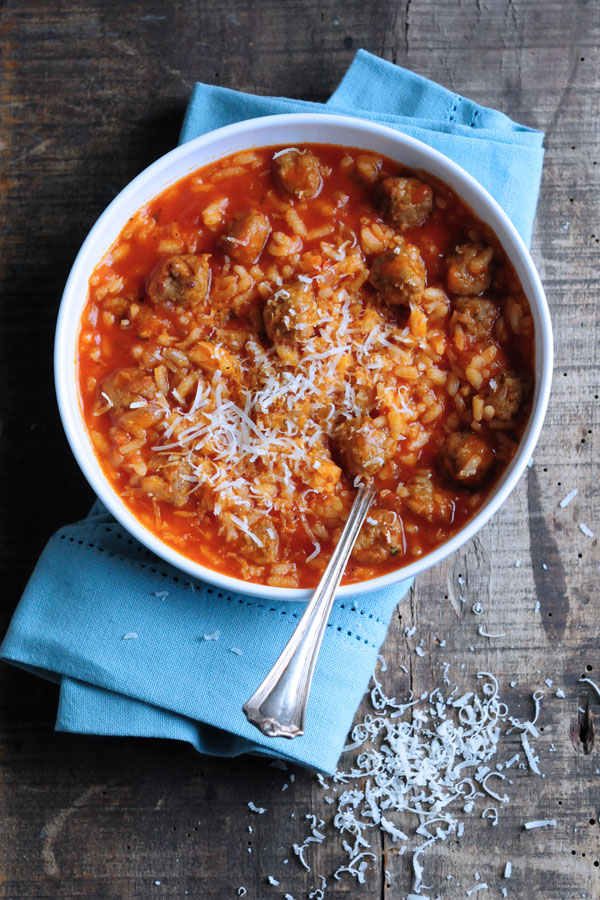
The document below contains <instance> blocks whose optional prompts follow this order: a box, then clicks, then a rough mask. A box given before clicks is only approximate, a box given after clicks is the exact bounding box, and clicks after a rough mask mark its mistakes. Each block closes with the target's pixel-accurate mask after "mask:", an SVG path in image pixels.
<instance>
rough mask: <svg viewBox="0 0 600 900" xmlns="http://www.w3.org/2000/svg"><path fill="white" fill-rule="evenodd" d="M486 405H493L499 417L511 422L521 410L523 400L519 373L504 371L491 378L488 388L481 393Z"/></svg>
mask: <svg viewBox="0 0 600 900" xmlns="http://www.w3.org/2000/svg"><path fill="white" fill-rule="evenodd" d="M479 396H480V397H481V399H482V400H483V402H484V403H485V405H486V406H493V407H494V412H495V415H496V418H497V419H501V420H502V421H503V422H509V421H510V420H511V419H514V417H515V416H516V414H517V413H518V412H519V408H520V406H521V403H522V401H523V385H522V382H521V379H520V378H519V376H518V375H515V374H514V373H511V372H503V373H502V374H501V375H497V376H494V378H490V381H489V384H488V386H487V388H485V389H484V390H483V391H481V393H480V394H479Z"/></svg>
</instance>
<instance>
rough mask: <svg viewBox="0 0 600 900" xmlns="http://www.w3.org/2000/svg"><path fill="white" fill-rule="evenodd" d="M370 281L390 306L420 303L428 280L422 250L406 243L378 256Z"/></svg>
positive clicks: (372, 267) (373, 264)
mask: <svg viewBox="0 0 600 900" xmlns="http://www.w3.org/2000/svg"><path fill="white" fill-rule="evenodd" d="M369 279H370V281H371V284H372V285H373V287H374V288H375V290H377V291H379V293H380V294H381V296H382V298H383V300H384V302H385V303H387V304H388V305H389V306H409V305H410V304H411V303H418V302H419V300H420V299H421V297H422V296H423V291H424V290H425V284H426V280H427V273H426V270H425V263H424V262H423V260H422V259H421V254H420V253H419V248H418V247H415V245H414V244H409V243H407V241H403V242H402V243H401V244H400V246H399V247H394V249H393V250H386V252H385V253H382V254H381V256H376V257H375V259H374V260H373V263H372V265H371V273H370V275H369Z"/></svg>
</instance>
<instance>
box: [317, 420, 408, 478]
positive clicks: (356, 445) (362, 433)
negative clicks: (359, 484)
mask: <svg viewBox="0 0 600 900" xmlns="http://www.w3.org/2000/svg"><path fill="white" fill-rule="evenodd" d="M332 443H333V448H334V450H335V452H336V454H337V456H338V457H339V459H340V462H341V465H342V469H343V470H344V472H345V474H346V475H347V476H348V478H356V477H357V476H362V475H374V474H375V473H376V472H378V471H379V470H380V469H381V468H382V466H384V465H385V463H386V462H388V460H390V459H391V458H392V457H393V455H394V453H395V452H396V447H397V444H396V441H395V440H394V438H393V437H392V436H391V434H390V433H389V432H388V430H387V428H385V427H382V428H379V427H378V426H377V425H376V424H375V422H374V421H373V419H371V418H370V417H369V416H363V417H362V418H359V417H357V418H355V419H348V420H347V421H345V422H340V424H339V425H338V426H337V427H336V428H335V430H334V432H333V435H332Z"/></svg>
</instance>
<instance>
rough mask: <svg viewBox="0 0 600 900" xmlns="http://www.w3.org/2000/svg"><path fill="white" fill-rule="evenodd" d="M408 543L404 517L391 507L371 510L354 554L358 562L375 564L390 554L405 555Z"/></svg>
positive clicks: (387, 557)
mask: <svg viewBox="0 0 600 900" xmlns="http://www.w3.org/2000/svg"><path fill="white" fill-rule="evenodd" d="M405 552H406V544H405V538H404V528H403V525H402V519H401V518H400V516H399V515H398V513H395V512H394V511H393V510H391V509H375V510H371V512H369V514H368V516H367V518H366V519H365V524H364V525H363V527H362V528H361V530H360V534H359V535H358V538H357V540H356V544H355V545H354V550H353V551H352V556H353V558H354V559H356V560H358V562H361V563H366V564H367V565H373V564H375V563H380V562H384V560H386V559H389V557H390V556H399V557H402V556H404V554H405Z"/></svg>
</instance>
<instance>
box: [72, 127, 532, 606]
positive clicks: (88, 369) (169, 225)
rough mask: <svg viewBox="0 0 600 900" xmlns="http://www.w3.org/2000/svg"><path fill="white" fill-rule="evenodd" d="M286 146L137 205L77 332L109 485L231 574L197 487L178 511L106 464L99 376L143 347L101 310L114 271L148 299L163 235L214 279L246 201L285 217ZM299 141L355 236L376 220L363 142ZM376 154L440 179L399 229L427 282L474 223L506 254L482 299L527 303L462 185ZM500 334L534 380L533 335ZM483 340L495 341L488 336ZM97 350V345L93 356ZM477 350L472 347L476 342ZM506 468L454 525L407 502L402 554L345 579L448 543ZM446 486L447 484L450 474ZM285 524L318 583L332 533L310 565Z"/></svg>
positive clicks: (160, 532) (107, 439)
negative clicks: (215, 215)
mask: <svg viewBox="0 0 600 900" xmlns="http://www.w3.org/2000/svg"><path fill="white" fill-rule="evenodd" d="M283 146H284V145H282V146H276V147H265V148H260V149H253V151H252V152H253V153H255V154H256V155H258V156H259V157H260V158H261V165H260V167H258V168H248V169H247V170H246V171H245V173H244V174H243V175H239V174H238V175H234V176H232V177H228V178H223V179H220V180H217V181H215V182H214V183H212V184H211V179H212V178H213V177H214V176H215V175H218V173H220V172H221V171H223V170H224V169H226V168H228V167H230V166H232V160H233V159H234V156H235V155H233V156H232V157H228V158H225V159H221V160H219V161H217V162H214V163H211V164H210V165H208V166H205V167H202V168H201V169H199V170H197V171H195V172H191V173H190V174H189V175H186V176H185V177H183V178H182V179H180V180H179V181H177V182H176V183H175V184H173V185H172V186H170V187H168V188H167V189H166V190H164V191H163V192H162V193H161V194H160V195H158V196H157V197H155V198H154V199H153V200H151V201H150V202H149V203H148V204H147V205H146V206H145V207H143V208H142V209H141V210H139V211H138V213H136V214H135V215H134V216H133V217H132V218H131V219H130V221H129V222H128V223H127V225H126V226H125V227H124V228H123V230H122V231H121V233H120V235H119V236H118V237H117V239H116V240H115V242H114V243H113V244H112V246H111V248H110V250H109V251H108V252H107V253H106V255H105V256H104V258H103V259H102V260H101V261H100V262H99V263H98V265H97V266H96V268H95V269H94V272H93V274H92V276H91V278H90V287H89V297H88V300H87V304H86V307H85V309H84V312H83V314H82V319H81V323H82V324H81V328H80V335H79V341H78V359H77V377H78V382H79V389H80V400H81V409H82V414H83V418H84V421H85V424H86V427H87V430H88V433H89V434H90V438H91V440H92V443H93V445H94V450H95V453H96V456H97V459H98V462H99V464H100V466H101V467H102V470H103V472H104V474H105V476H106V478H107V480H108V482H109V483H110V485H111V486H112V488H113V489H114V490H115V492H116V493H117V494H118V495H119V496H120V497H121V498H122V499H123V501H124V502H125V504H126V505H127V507H128V508H129V510H130V511H131V512H132V513H133V515H134V516H135V517H136V518H137V519H138V520H139V521H140V522H141V523H142V524H143V525H144V526H145V527H146V528H148V530H149V531H151V532H152V533H153V534H155V535H156V536H157V537H158V538H159V539H160V540H162V541H163V542H164V543H165V544H167V545H168V546H170V547H172V548H173V549H175V550H177V551H178V552H180V553H182V554H183V555H184V556H185V557H187V558H189V559H191V560H194V561H196V562H198V563H200V564H202V565H204V566H207V567H208V568H209V569H213V570H216V571H219V572H221V573H223V574H227V575H230V576H232V577H236V578H244V568H245V566H244V564H243V561H242V560H239V559H238V558H237V557H236V556H235V554H232V553H229V552H228V548H226V547H225V545H224V540H223V537H222V536H221V535H220V534H219V521H218V518H217V517H215V516H213V515H212V514H210V513H205V514H201V515H200V516H199V517H194V518H192V517H191V516H190V515H188V513H190V512H194V494H192V495H191V497H190V500H189V501H188V504H186V506H185V507H184V508H183V510H181V509H175V508H174V507H173V506H171V505H170V504H169V503H166V502H160V503H158V504H157V503H156V502H155V501H153V500H152V499H151V498H150V497H148V496H147V495H145V494H143V493H142V491H141V490H135V489H131V487H130V480H131V473H130V471H128V470H127V469H126V468H125V467H123V466H117V467H115V466H114V465H113V464H112V463H111V459H110V456H111V452H110V447H111V443H112V439H111V434H110V431H111V417H110V414H108V415H95V414H94V409H95V407H96V405H97V403H98V401H99V399H100V398H101V384H102V381H103V379H104V378H106V377H107V376H108V375H110V374H111V373H112V372H114V371H115V370H117V369H119V368H121V367H126V366H131V365H132V355H131V351H132V348H133V347H134V346H135V345H139V344H140V337H139V336H138V329H137V328H136V327H135V326H129V327H120V326H119V322H118V321H117V322H116V324H115V323H112V324H107V322H106V321H105V319H104V316H103V309H104V304H105V303H106V298H107V297H109V298H110V297H114V296H115V294H114V292H113V293H110V290H113V291H114V279H115V277H116V278H119V279H122V282H123V285H122V287H121V288H120V289H119V290H118V291H117V294H118V296H121V297H126V298H127V300H128V302H129V301H130V300H133V301H135V302H136V303H137V304H138V305H140V306H141V307H143V309H144V310H146V309H147V308H148V307H150V306H153V304H151V302H150V300H149V299H148V298H147V296H146V284H147V281H148V278H149V276H150V275H151V273H152V272H153V270H154V269H155V267H156V265H157V263H158V262H159V261H160V260H161V259H164V258H165V256H169V255H170V254H169V253H165V252H162V253H161V252H159V250H158V245H159V243H160V242H161V240H164V239H167V240H169V239H173V240H175V241H177V240H178V239H180V240H182V241H183V243H184V245H185V248H186V249H185V250H183V251H181V252H184V253H195V254H200V253H213V254H214V255H213V256H212V258H211V269H212V272H213V281H214V278H215V277H218V275H219V272H220V271H221V270H222V266H223V252H222V251H221V250H220V249H219V248H218V247H217V241H218V238H219V236H220V235H221V234H222V233H223V232H224V231H225V230H226V227H227V222H229V221H230V220H231V219H232V218H233V217H234V216H235V215H236V214H237V213H241V212H244V211H247V210H251V209H256V210H259V211H261V212H263V213H265V214H266V215H268V216H271V215H272V216H274V217H276V216H280V213H279V212H278V210H277V208H276V206H274V205H273V204H272V203H271V201H270V200H269V199H268V197H267V192H268V191H269V190H272V189H273V182H272V179H271V177H270V174H268V173H269V172H270V165H271V158H272V156H273V154H274V153H275V152H277V151H279V150H281V149H283ZM302 147H303V148H305V147H306V148H308V149H310V150H312V152H314V153H315V154H317V155H318V157H319V159H320V160H321V161H322V162H323V163H324V164H325V165H326V166H328V167H329V168H330V169H331V174H329V175H328V176H327V177H326V178H325V179H324V186H323V189H322V191H321V193H320V194H319V199H320V200H327V199H328V198H331V197H333V195H334V194H335V192H338V191H340V192H343V193H344V194H348V195H349V196H350V200H349V202H348V203H347V206H346V208H344V210H343V211H340V212H339V219H340V221H343V222H344V224H345V225H346V226H347V227H348V228H349V229H351V230H352V231H353V232H354V233H355V234H357V235H358V234H359V233H360V227H361V218H363V217H364V216H370V217H371V219H372V218H373V185H371V184H367V183H365V182H364V181H363V180H362V179H361V178H360V177H358V175H357V172H356V170H355V168H350V169H348V168H342V167H341V166H340V161H341V160H342V159H343V158H344V157H345V156H347V155H348V154H350V155H352V156H353V157H354V158H355V159H356V158H357V157H359V156H361V155H364V154H366V153H367V151H363V150H356V149H353V148H347V147H337V146H333V145H323V144H303V145H302ZM378 156H379V157H380V158H381V159H383V166H384V169H385V172H386V174H392V175H408V176H414V175H417V176H420V177H421V178H423V179H424V180H425V181H426V182H427V183H428V184H430V185H432V186H433V188H434V193H435V196H436V198H438V199H439V198H442V203H441V205H434V209H433V212H432V213H431V215H430V216H429V218H428V219H427V221H426V222H425V223H424V224H423V225H421V226H419V227H412V228H408V229H407V230H406V231H404V232H403V237H405V238H406V239H407V240H408V241H410V242H411V243H413V244H415V245H416V246H417V247H418V248H419V250H420V253H421V256H422V258H423V260H424V262H425V265H426V268H427V284H428V286H440V287H443V286H444V277H445V276H444V263H443V257H444V256H445V254H446V253H448V252H449V251H451V250H452V249H453V248H454V246H455V245H456V244H457V243H458V242H459V241H460V240H464V239H465V235H466V234H467V233H468V232H469V231H476V232H478V234H479V235H482V236H484V238H485V240H486V241H487V243H488V244H490V245H491V246H493V247H494V249H495V252H496V256H497V257H499V260H500V261H499V262H497V264H496V276H495V279H494V282H493V284H492V287H491V289H490V291H488V292H487V294H486V296H487V297H490V298H491V299H493V300H494V301H495V302H496V303H498V305H499V306H500V308H501V309H502V308H503V303H504V298H505V297H506V296H507V295H509V294H510V296H511V297H518V299H519V302H520V303H522V304H523V305H524V307H525V308H526V309H528V304H527V301H526V299H525V297H524V295H523V292H522V288H521V286H520V284H519V282H518V279H517V276H516V273H515V272H514V269H513V267H512V265H511V264H510V263H509V261H508V260H507V259H506V257H505V255H504V253H503V251H502V250H501V248H500V245H499V243H498V241H497V239H496V238H495V236H494V235H493V233H492V232H491V230H490V229H489V228H488V227H487V226H486V225H484V224H483V223H482V222H480V221H479V220H478V219H477V218H476V217H475V215H474V214H473V213H472V211H471V210H470V209H469V208H468V207H467V206H466V205H465V204H464V203H463V202H462V201H461V200H460V199H459V198H458V196H457V195H456V194H455V192H454V191H453V190H451V189H450V188H449V187H448V186H447V185H445V184H443V183H442V182H440V181H438V180H437V179H435V178H433V177H432V176H430V175H429V174H427V173H419V172H417V173H415V172H413V171H411V170H408V169H406V167H403V166H401V165H400V164H398V163H396V162H394V161H393V160H390V159H387V158H385V157H381V156H380V155H378ZM265 173H266V174H265ZM199 176H200V177H201V179H202V182H203V184H204V185H206V184H211V186H210V187H209V188H208V189H202V191H201V192H199V191H198V190H197V189H196V180H197V179H198V177H199ZM223 196H226V197H228V198H229V205H228V207H227V210H226V217H225V221H224V222H223V225H222V226H221V227H219V228H218V229H217V230H216V231H212V230H210V229H209V228H207V227H205V225H204V223H203V219H202V211H203V210H204V209H205V207H206V206H207V205H208V204H210V203H211V202H212V201H213V200H215V199H217V198H220V197H223ZM302 219H303V221H304V223H305V224H306V226H307V228H308V229H309V230H310V228H312V227H315V226H317V225H318V224H319V223H320V222H322V213H319V212H317V211H313V205H312V204H311V202H310V201H309V202H307V203H305V204H303V206H302ZM149 226H150V227H149ZM277 229H278V230H280V231H284V232H286V233H290V234H291V233H292V232H291V230H290V229H289V227H288V226H287V224H286V222H285V219H284V218H283V217H280V218H278V219H277ZM319 244H320V239H317V240H315V241H313V242H308V241H304V245H303V252H307V251H314V253H316V254H317V255H318V253H319ZM126 245H127V246H128V247H129V250H128V252H127V253H123V255H121V248H122V247H125V246H126ZM265 252H266V251H263V256H262V257H261V260H260V262H262V261H263V259H264V256H265ZM111 285H112V287H111ZM367 290H370V291H373V289H372V288H370V286H367ZM107 291H108V292H107ZM252 305H253V306H254V308H255V310H256V309H259V310H260V309H262V306H263V305H264V300H263V299H262V298H261V297H260V296H257V297H256V298H255V300H254V302H253V304H252ZM94 309H97V311H98V312H97V323H96V324H95V325H93V326H91V325H90V316H91V318H92V320H94V319H95V318H96V317H95V316H94V314H93V310H94ZM152 311H153V314H154V316H155V317H156V318H157V321H158V319H160V323H161V324H160V328H163V329H164V328H168V329H170V330H171V331H172V332H173V333H177V332H178V331H181V328H180V325H179V324H178V321H177V319H178V317H177V312H176V311H174V310H170V309H168V308H166V307H165V308H161V309H160V310H159V309H156V308H154V309H153V310H152ZM397 315H398V318H399V320H400V321H401V322H402V321H404V319H406V318H407V311H405V310H403V309H399V310H398V311H397ZM117 318H118V317H117ZM250 318H251V316H250V313H249V314H248V315H247V316H244V315H242V316H238V317H236V319H235V327H236V328H239V327H240V326H243V325H244V324H245V323H246V320H247V321H250ZM157 328H158V326H157ZM264 340H266V339H263V342H264ZM494 343H496V345H497V346H498V349H499V354H498V360H499V361H500V362H501V363H502V364H503V365H504V366H505V367H506V368H512V369H514V370H515V371H517V372H519V373H527V375H528V376H529V377H532V371H533V340H532V337H531V336H528V337H518V336H516V335H511V342H510V345H508V344H506V343H503V344H502V345H501V344H500V343H499V342H498V341H497V340H494ZM486 344H487V345H489V340H488V341H487V342H486ZM482 346H483V345H482ZM96 348H98V351H99V352H96V353H95V354H94V350H96ZM473 349H474V344H473V343H471V346H470V348H469V354H468V355H469V356H472V354H473ZM476 351H477V347H476V346H475V352H476ZM454 352H455V355H456V356H457V357H458V360H459V364H460V363H461V353H460V352H459V351H457V350H455V351H454ZM465 353H466V351H465ZM94 356H96V358H94ZM439 365H440V366H441V367H443V366H444V364H443V363H439ZM465 365H466V363H465ZM530 407H531V403H530V401H529V400H526V401H525V402H524V403H523V406H522V408H521V410H520V413H519V418H518V423H517V425H516V426H515V429H514V432H515V433H514V437H515V439H516V440H517V441H518V438H519V437H520V434H521V433H522V431H523V429H524V427H525V424H526V422H527V419H528V416H529V412H530ZM452 412H454V408H453V407H451V406H450V405H448V404H447V405H446V408H445V410H444V412H443V413H442V415H441V416H440V417H439V419H438V420H437V421H436V422H435V423H434V426H433V427H432V428H431V439H430V440H429V441H428V443H427V444H426V445H425V447H424V448H423V449H422V451H421V453H420V456H419V461H418V465H417V466H416V467H415V466H412V465H411V466H404V465H403V463H402V459H401V458H398V459H397V460H396V473H395V475H394V477H393V479H388V480H387V481H386V480H385V479H381V478H377V477H376V479H375V480H376V483H377V484H378V487H379V488H380V498H379V500H378V501H377V502H378V505H379V508H391V509H397V504H396V501H395V500H394V499H393V498H391V499H390V500H388V501H386V499H385V498H384V499H381V490H383V492H384V494H385V491H386V489H387V490H389V491H390V492H392V494H393V493H394V488H395V486H396V485H397V484H398V482H402V481H404V480H406V479H409V478H410V477H411V476H412V475H414V474H415V471H416V470H417V469H421V468H425V467H435V460H436V453H437V450H438V446H439V443H440V442H441V440H442V438H443V436H444V425H445V423H446V421H447V419H448V416H449V415H450V414H451V413H452ZM369 413H370V414H372V415H373V416H375V415H377V410H375V411H369ZM484 425H485V423H484ZM484 434H485V436H486V438H489V440H490V442H491V443H492V445H493V442H494V441H496V435H495V434H494V433H493V432H492V430H491V429H488V428H487V427H486V428H485V431H484ZM501 474H502V471H497V472H496V473H495V475H494V478H492V479H490V480H489V482H488V483H486V485H485V487H483V488H481V489H480V490H478V491H477V492H474V491H472V490H467V489H462V488H460V487H458V486H456V487H455V488H454V498H453V499H454V515H453V518H452V522H451V524H449V525H444V526H443V527H441V526H440V525H438V524H432V523H430V522H427V521H426V520H425V519H424V518H422V517H420V516H418V515H414V514H412V513H411V512H410V511H409V510H408V509H406V508H403V509H402V519H403V522H404V528H405V531H406V541H407V551H406V554H405V555H404V556H402V555H401V554H398V555H390V556H389V558H388V559H386V560H385V561H383V562H381V563H377V564H371V565H369V564H360V563H358V562H356V561H355V560H353V559H352V558H351V559H350V561H349V563H348V566H347V568H346V572H345V575H344V579H343V583H346V584H350V583H355V582H358V581H365V580H368V579H370V578H374V577H376V576H379V575H383V574H386V573H388V572H391V571H394V570H397V569H401V568H403V567H405V566H406V565H408V564H409V563H412V562H414V561H415V560H416V559H418V558H420V557H421V556H423V555H424V554H426V553H428V552H430V551H432V550H433V549H435V548H436V547H438V546H439V545H440V544H441V543H444V542H445V541H447V540H448V539H449V538H450V537H451V536H452V535H454V534H456V532H458V531H459V530H460V529H461V528H462V527H463V526H464V525H465V523H466V522H467V521H468V520H469V519H470V518H471V517H472V516H473V515H474V514H475V512H476V511H477V510H478V509H479V508H480V507H481V506H482V504H483V503H484V502H485V499H486V497H487V496H488V495H489V493H490V492H491V491H492V490H493V487H494V484H495V483H496V482H497V480H498V479H499V477H500V476H501ZM343 479H344V481H345V483H346V484H350V482H348V481H347V480H346V478H345V476H343ZM444 484H445V486H446V487H448V484H447V482H444ZM395 504H396V505H395ZM157 507H158V508H157ZM182 513H183V514H182ZM288 528H289V532H288V534H287V535H285V536H284V540H283V545H284V549H285V554H286V556H287V557H288V558H290V559H291V558H293V560H294V563H295V564H296V570H297V573H298V581H299V586H300V587H304V588H306V587H313V586H315V585H316V584H317V582H318V580H319V578H320V575H321V574H322V571H323V569H324V568H325V565H326V563H327V561H328V559H329V556H330V554H331V552H332V549H333V541H329V542H327V541H326V542H324V543H322V547H321V552H320V554H319V555H318V557H317V558H315V559H313V560H312V561H311V562H310V563H308V564H307V563H306V562H305V560H306V558H307V557H308V556H309V555H310V554H311V553H312V551H313V549H314V545H313V543H312V542H311V540H310V539H309V537H308V536H307V534H306V532H305V530H304V529H303V528H302V527H301V526H300V524H299V523H289V522H288ZM285 558H286V557H285V556H284V559H285ZM246 580H248V578H246ZM250 580H254V579H253V578H252V579H250Z"/></svg>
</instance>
